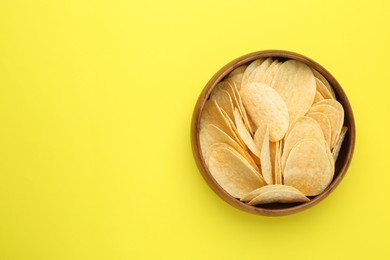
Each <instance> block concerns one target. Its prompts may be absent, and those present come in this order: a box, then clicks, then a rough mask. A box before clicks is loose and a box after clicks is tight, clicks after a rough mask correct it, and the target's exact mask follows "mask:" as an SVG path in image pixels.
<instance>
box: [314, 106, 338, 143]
mask: <svg viewBox="0 0 390 260" xmlns="http://www.w3.org/2000/svg"><path fill="white" fill-rule="evenodd" d="M324 100H327V99H324ZM324 100H322V101H324ZM322 101H320V102H322ZM313 112H319V113H323V114H324V115H325V116H326V117H328V119H329V123H330V128H331V142H330V148H331V149H333V147H334V144H335V140H337V136H338V129H339V125H340V119H339V114H338V111H337V109H336V108H334V107H332V106H330V105H328V104H319V103H316V104H314V105H313V106H312V107H311V108H310V110H309V113H313Z"/></svg>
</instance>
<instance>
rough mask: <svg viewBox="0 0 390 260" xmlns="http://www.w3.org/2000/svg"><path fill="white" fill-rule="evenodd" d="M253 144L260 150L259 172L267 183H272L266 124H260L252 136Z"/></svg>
mask: <svg viewBox="0 0 390 260" xmlns="http://www.w3.org/2000/svg"><path fill="white" fill-rule="evenodd" d="M253 139H254V140H253V141H254V143H255V145H256V146H257V147H258V149H259V150H260V157H259V158H260V166H261V173H262V175H263V177H264V180H265V182H266V183H267V184H272V183H273V179H272V164H271V155H270V147H269V130H268V127H267V125H265V124H264V125H261V126H260V127H259V128H258V129H257V130H256V133H255V135H254V137H253Z"/></svg>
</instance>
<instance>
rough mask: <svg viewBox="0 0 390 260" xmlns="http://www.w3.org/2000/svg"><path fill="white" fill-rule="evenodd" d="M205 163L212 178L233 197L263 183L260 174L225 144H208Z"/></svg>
mask: <svg viewBox="0 0 390 260" xmlns="http://www.w3.org/2000/svg"><path fill="white" fill-rule="evenodd" d="M206 163H207V165H208V168H209V171H210V173H211V175H212V176H213V178H214V180H215V181H216V182H217V183H218V184H219V185H220V186H221V187H222V188H223V189H224V190H225V191H226V192H227V193H229V194H230V195H231V196H233V197H235V198H241V197H242V196H244V195H246V194H248V193H249V192H251V191H252V190H255V189H257V188H259V187H261V186H264V185H265V181H264V179H263V178H262V176H261V175H260V174H259V173H258V172H257V171H256V170H255V169H254V168H253V167H252V166H251V165H250V164H249V163H248V162H247V160H246V159H245V158H244V157H242V156H241V155H240V154H239V153H238V152H236V151H235V150H234V149H232V148H231V147H230V146H228V145H226V144H223V143H218V144H214V145H212V146H210V148H209V150H208V152H207V154H206Z"/></svg>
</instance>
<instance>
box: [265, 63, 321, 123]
mask: <svg viewBox="0 0 390 260" xmlns="http://www.w3.org/2000/svg"><path fill="white" fill-rule="evenodd" d="M271 86H272V87H273V88H274V89H275V90H276V91H277V92H278V93H279V94H280V96H281V97H282V98H283V100H284V101H285V102H286V104H287V107H288V112H289V115H290V122H294V121H295V120H296V119H297V118H299V117H301V116H303V115H305V114H306V113H307V111H309V109H310V107H311V105H312V104H313V101H314V97H315V94H316V82H315V78H314V75H313V72H312V71H311V69H310V68H309V67H308V66H307V65H306V64H304V63H302V62H299V61H296V60H288V61H286V62H284V63H283V64H282V65H281V66H280V68H279V70H278V72H277V74H276V75H275V78H274V79H273V81H272V85H271Z"/></svg>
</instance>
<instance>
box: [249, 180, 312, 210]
mask: <svg viewBox="0 0 390 260" xmlns="http://www.w3.org/2000/svg"><path fill="white" fill-rule="evenodd" d="M262 188H267V189H264V191H259V190H261V189H262ZM257 192H258V193H259V195H257V196H256V197H255V198H253V199H252V200H250V201H249V203H248V204H249V205H259V204H268V203H294V202H307V201H310V200H309V199H308V198H307V197H306V196H305V195H304V194H302V192H300V191H299V190H297V189H295V188H294V187H291V186H288V185H281V184H278V185H267V186H263V187H261V188H258V189H257Z"/></svg>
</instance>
